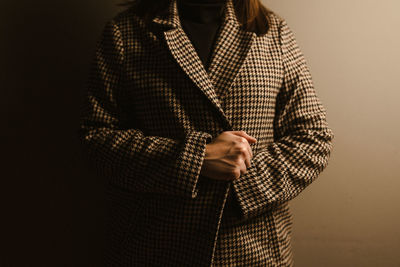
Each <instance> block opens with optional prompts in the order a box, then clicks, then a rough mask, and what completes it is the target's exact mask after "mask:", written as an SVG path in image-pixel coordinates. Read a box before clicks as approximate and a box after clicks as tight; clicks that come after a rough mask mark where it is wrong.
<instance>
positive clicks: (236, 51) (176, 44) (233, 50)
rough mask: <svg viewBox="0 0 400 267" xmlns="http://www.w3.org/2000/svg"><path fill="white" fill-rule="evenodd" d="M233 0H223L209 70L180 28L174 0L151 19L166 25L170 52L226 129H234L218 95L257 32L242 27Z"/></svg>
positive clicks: (228, 83)
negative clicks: (162, 12) (221, 15)
mask: <svg viewBox="0 0 400 267" xmlns="http://www.w3.org/2000/svg"><path fill="white" fill-rule="evenodd" d="M232 1H233V0H227V2H226V6H225V16H224V18H223V21H222V25H221V28H220V32H219V35H218V38H217V40H216V44H215V48H214V50H213V52H212V55H211V63H210V67H209V69H208V72H207V71H206V69H205V68H204V65H203V64H202V62H201V60H200V58H199V56H198V54H197V52H196V50H195V49H194V47H193V45H192V43H191V42H190V40H189V38H188V37H187V35H186V34H185V32H184V30H183V28H182V25H181V23H180V19H179V14H178V8H177V0H171V2H170V4H169V6H168V12H167V13H166V15H165V16H161V15H157V16H156V17H154V19H153V22H154V23H156V24H160V25H164V26H167V27H168V29H167V30H165V31H164V36H165V40H166V42H167V45H168V48H169V50H170V52H171V54H172V55H173V57H174V58H175V60H176V61H177V63H178V64H179V65H180V67H181V68H182V70H183V71H184V72H185V73H186V74H187V75H188V77H189V78H190V79H191V80H192V81H193V82H194V84H195V85H196V86H197V87H198V88H199V89H200V90H201V91H202V92H203V93H204V95H205V96H206V97H207V98H208V99H209V100H210V101H211V103H212V105H213V106H214V107H215V108H216V110H217V112H218V113H219V114H220V115H221V116H222V118H223V121H224V124H225V125H224V128H226V129H227V130H233V129H232V126H231V122H230V119H229V118H228V117H227V115H226V114H225V111H224V109H223V107H222V102H221V101H222V99H221V97H222V98H223V97H225V96H226V95H227V94H229V92H230V91H231V85H232V83H233V81H234V79H235V77H236V76H237V74H238V72H239V71H240V67H241V66H242V64H243V62H244V61H245V59H246V56H247V53H248V51H249V50H250V48H251V45H252V43H253V42H254V40H255V39H256V36H257V35H256V34H255V33H254V32H249V31H246V30H244V29H243V28H242V27H241V24H240V22H239V21H238V19H237V17H236V15H235V9H234V6H233V2H232ZM218 96H219V97H218Z"/></svg>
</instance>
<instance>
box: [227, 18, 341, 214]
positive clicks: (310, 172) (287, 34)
mask: <svg viewBox="0 0 400 267" xmlns="http://www.w3.org/2000/svg"><path fill="white" fill-rule="evenodd" d="M280 29H281V30H280V41H281V47H282V60H283V64H284V70H285V76H284V83H283V86H282V88H281V91H280V92H279V94H278V96H277V99H276V113H275V120H274V142H272V143H270V144H269V145H268V146H266V147H265V148H263V149H262V150H261V151H259V152H258V153H257V154H256V155H254V157H253V158H252V160H251V166H250V168H248V169H247V173H246V174H245V175H243V176H241V177H240V178H239V179H237V180H235V181H233V188H234V191H235V194H236V198H237V200H238V202H239V206H240V208H241V211H242V215H243V216H244V217H245V218H249V217H251V216H255V215H258V214H260V213H263V212H265V211H266V210H267V209H270V208H273V207H274V206H277V205H280V204H282V203H284V202H286V201H289V200H291V199H293V198H294V197H296V196H297V195H298V194H299V193H300V192H301V191H302V190H304V189H305V188H306V187H307V186H308V185H309V184H310V183H311V182H313V181H314V179H315V178H316V177H317V176H318V175H319V173H320V172H321V171H322V170H323V169H324V168H325V167H326V165H327V163H328V158H329V155H330V151H331V149H332V139H333V133H332V131H331V129H330V128H329V127H328V125H327V122H326V119H325V109H324V108H323V106H322V104H321V103H320V101H319V99H318V98H317V96H316V93H315V90H314V86H313V83H312V80H311V75H310V72H309V69H308V67H307V65H306V61H305V59H304V56H303V54H302V52H301V51H300V49H299V47H298V45H297V43H296V40H295V37H294V34H293V32H292V31H291V29H290V28H289V27H288V25H287V24H286V21H285V20H282V23H281V28H280Z"/></svg>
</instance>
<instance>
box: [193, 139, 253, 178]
mask: <svg viewBox="0 0 400 267" xmlns="http://www.w3.org/2000/svg"><path fill="white" fill-rule="evenodd" d="M256 141H257V140H256V139H255V138H254V137H252V136H250V135H248V134H246V133H245V132H244V131H225V132H223V133H221V134H220V135H218V136H217V137H216V138H215V139H213V140H212V142H211V143H209V144H207V146H206V155H205V158H204V162H203V165H202V169H201V171H200V174H201V175H203V176H206V177H208V178H211V179H215V180H228V181H229V180H235V179H237V178H239V177H240V176H241V175H242V174H245V173H246V171H247V168H249V167H250V160H251V158H252V157H253V152H252V151H251V147H250V145H249V143H255V142H256Z"/></svg>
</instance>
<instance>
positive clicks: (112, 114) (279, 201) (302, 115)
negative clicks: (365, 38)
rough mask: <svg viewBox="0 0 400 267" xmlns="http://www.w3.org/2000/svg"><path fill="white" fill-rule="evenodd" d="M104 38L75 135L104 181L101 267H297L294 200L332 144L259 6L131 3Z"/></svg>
mask: <svg viewBox="0 0 400 267" xmlns="http://www.w3.org/2000/svg"><path fill="white" fill-rule="evenodd" d="M128 4H129V5H130V6H129V7H128V8H127V9H125V10H123V11H121V12H119V13H118V14H117V15H115V16H114V17H113V18H112V19H110V20H109V21H108V22H107V23H106V24H105V26H104V29H103V31H102V34H101V38H100V39H99V41H98V43H97V47H96V52H95V54H94V59H93V63H92V67H91V72H90V75H89V79H88V84H87V95H86V96H85V104H84V108H83V110H82V116H81V122H80V127H79V137H80V140H81V141H82V146H83V148H84V151H85V152H86V153H87V156H88V158H89V160H90V163H91V164H93V165H92V166H93V168H94V170H95V171H96V173H97V174H98V175H99V177H105V178H106V181H107V196H108V198H107V199H108V204H109V205H108V214H107V234H106V241H105V250H104V262H105V266H292V265H293V262H294V261H293V256H292V248H291V232H292V215H291V212H290V209H289V206H288V204H289V201H290V200H292V199H293V198H295V197H296V196H298V195H299V194H300V193H301V192H302V191H303V190H304V189H305V188H306V187H307V186H308V185H310V184H311V183H312V182H313V181H314V180H315V179H316V178H317V177H318V175H319V174H320V173H321V172H322V171H323V170H324V168H325V167H326V166H327V163H328V159H329V155H330V153H331V149H332V140H333V132H332V130H331V129H330V128H329V126H328V124H327V121H326V110H325V108H324V107H323V105H322V103H321V101H320V100H319V99H318V97H317V95H316V91H315V89H314V85H313V82H312V78H311V74H310V70H309V68H308V66H307V63H306V60H305V57H304V55H303V53H302V52H301V50H300V48H299V46H298V44H297V42H296V39H295V36H294V33H293V31H292V30H291V28H290V27H289V26H288V24H287V22H286V20H285V19H284V18H282V17H281V16H279V15H278V14H277V13H276V12H273V11H272V10H269V9H267V8H266V7H265V6H263V5H262V4H261V2H260V1H259V0H158V1H157V0H154V1H144V0H136V1H134V2H132V3H128Z"/></svg>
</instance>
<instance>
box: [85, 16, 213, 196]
mask: <svg viewBox="0 0 400 267" xmlns="http://www.w3.org/2000/svg"><path fill="white" fill-rule="evenodd" d="M124 61H125V54H124V44H123V40H122V37H121V32H120V31H119V28H118V26H117V25H116V24H115V23H114V22H113V21H110V22H108V23H107V24H106V26H105V27H104V29H103V32H102V36H101V38H100V40H99V42H98V44H97V47H96V52H95V56H94V60H93V63H92V68H91V72H90V76H89V80H88V86H87V96H86V98H85V105H84V109H83V112H82V113H83V114H82V116H81V123H80V129H79V138H80V140H81V143H82V147H83V148H84V151H85V152H86V154H87V155H88V157H89V160H90V162H91V163H92V164H93V166H94V167H95V168H96V170H98V171H99V173H100V174H102V175H104V176H105V177H107V179H109V182H110V183H111V184H113V185H115V186H118V187H121V188H123V189H125V190H129V191H132V192H143V193H165V194H173V195H179V196H183V197H191V198H195V197H196V195H197V192H198V189H197V187H196V185H197V181H198V178H199V175H200V170H201V166H202V163H203V160H204V156H205V149H206V143H207V142H209V141H210V140H211V138H212V136H211V135H210V134H208V133H205V132H200V131H188V132H187V133H185V136H184V137H182V138H181V139H179V140H178V139H171V138H167V137H162V136H146V135H145V134H144V132H143V131H141V130H140V129H133V128H131V127H132V125H131V124H129V126H128V123H127V122H128V121H131V122H132V120H133V118H129V116H128V114H127V113H126V112H125V111H124V110H123V108H122V105H121V102H120V101H119V100H120V99H123V97H122V98H121V97H120V96H121V95H122V94H123V82H124V75H125V69H124ZM121 101H122V100H121Z"/></svg>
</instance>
